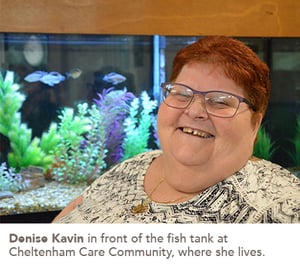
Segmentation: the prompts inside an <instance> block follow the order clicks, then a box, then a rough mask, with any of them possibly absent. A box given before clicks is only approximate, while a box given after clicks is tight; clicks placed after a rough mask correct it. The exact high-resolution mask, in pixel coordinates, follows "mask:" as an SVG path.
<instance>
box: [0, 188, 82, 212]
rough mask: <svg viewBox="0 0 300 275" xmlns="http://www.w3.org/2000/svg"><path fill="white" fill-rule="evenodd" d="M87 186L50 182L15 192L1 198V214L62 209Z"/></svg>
mask: <svg viewBox="0 0 300 275" xmlns="http://www.w3.org/2000/svg"><path fill="white" fill-rule="evenodd" d="M85 187H86V186H84V185H69V184H59V183H56V182H49V183H47V184H45V186H43V187H41V188H38V189H34V190H30V191H26V192H19V193H14V195H13V197H12V198H5V199H1V200H0V216H4V215H14V214H26V213H37V212H46V211H57V210H61V209H62V208H64V207H65V206H66V205H67V204H68V203H69V202H70V201H72V200H73V199H74V198H76V197H77V196H78V195H79V194H80V193H81V192H82V191H83V190H84V188H85Z"/></svg>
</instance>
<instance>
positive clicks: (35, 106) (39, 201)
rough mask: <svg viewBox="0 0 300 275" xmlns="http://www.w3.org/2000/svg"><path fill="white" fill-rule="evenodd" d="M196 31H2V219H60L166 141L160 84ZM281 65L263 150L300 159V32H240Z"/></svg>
mask: <svg viewBox="0 0 300 275" xmlns="http://www.w3.org/2000/svg"><path fill="white" fill-rule="evenodd" d="M198 38H199V37H196V36H160V35H154V36H137V35H132V36H130V35H75V34H70V35H68V34H30V33H2V34H0V68H1V75H0V85H1V87H0V222H18V221H20V222H50V221H51V219H52V218H53V217H54V216H55V215H56V214H57V213H58V212H59V211H60V210H61V209H62V208H64V207H65V206H66V205H67V204H68V203H69V202H70V201H71V200H73V199H74V198H75V197H77V196H78V195H79V194H80V193H81V192H82V191H83V189H84V188H86V187H87V186H88V185H89V184H91V182H93V180H95V179H96V178H97V177H98V176H100V175H101V174H102V173H104V172H105V171H106V170H107V169H109V168H110V167H111V166H113V165H115V164H116V163H118V162H120V161H123V160H125V159H128V158H130V157H132V156H134V155H136V154H138V153H141V152H144V151H147V150H153V149H158V148H159V147H160V145H159V140H158V138H157V134H156V113H157V109H158V106H159V104H160V103H161V91H160V84H161V83H162V82H164V81H166V80H168V79H169V77H170V73H171V66H172V61H173V58H174V56H175V54H176V53H177V51H178V50H179V49H180V48H182V47H184V46H185V45H188V44H190V43H192V42H194V41H196V40H197V39H198ZM237 38H238V39H240V40H242V41H243V42H245V43H246V44H247V45H248V46H249V47H251V48H252V49H253V50H254V51H255V52H256V53H257V54H258V55H259V56H260V58H261V59H262V60H264V61H265V62H266V63H267V64H268V65H269V67H270V69H271V99H270V103H269V107H268V111H267V113H266V116H265V118H264V121H263V124H262V127H261V129H260V131H259V136H258V142H257V144H256V147H255V150H254V154H255V155H256V156H257V157H261V158H265V159H268V160H271V161H273V162H275V163H278V164H280V165H282V166H284V167H286V168H288V169H291V171H293V172H294V173H296V174H297V173H298V169H297V168H298V166H300V78H299V73H300V38H260V37H257V38H247V37H237Z"/></svg>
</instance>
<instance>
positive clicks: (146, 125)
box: [122, 91, 157, 160]
mask: <svg viewBox="0 0 300 275" xmlns="http://www.w3.org/2000/svg"><path fill="white" fill-rule="evenodd" d="M156 106H157V102H156V101H155V100H151V99H150V97H149V95H148V94H147V92H146V91H143V92H142V93H141V95H140V97H137V98H135V99H133V100H132V102H131V106H130V111H129V116H128V117H126V119H125V121H124V127H125V128H124V131H125V138H124V142H123V144H122V148H123V150H124V154H123V160H125V159H128V158H130V157H133V156H135V155H137V154H139V153H142V152H145V151H147V150H148V143H149V138H150V136H151V126H152V123H153V111H154V109H155V108H156Z"/></svg>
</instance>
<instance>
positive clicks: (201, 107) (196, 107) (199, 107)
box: [185, 95, 208, 119]
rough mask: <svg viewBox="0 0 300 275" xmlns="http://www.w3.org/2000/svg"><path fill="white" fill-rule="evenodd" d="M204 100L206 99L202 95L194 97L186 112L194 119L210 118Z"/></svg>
mask: <svg viewBox="0 0 300 275" xmlns="http://www.w3.org/2000/svg"><path fill="white" fill-rule="evenodd" d="M204 100H205V99H204V97H203V96H201V95H196V96H194V97H193V99H192V101H191V103H190V104H189V106H188V107H187V108H186V109H185V112H186V113H187V114H188V115H189V116H191V117H193V118H202V119H206V118H208V113H207V111H206V107H205V102H204Z"/></svg>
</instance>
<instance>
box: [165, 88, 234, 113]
mask: <svg viewBox="0 0 300 275" xmlns="http://www.w3.org/2000/svg"><path fill="white" fill-rule="evenodd" d="M199 93H200V92H199ZM163 94H164V102H165V103H166V104H167V105H168V106H170V107H173V108H178V109H184V108H187V107H188V106H189V105H190V104H191V102H192V101H193V99H194V97H195V96H196V97H198V96H200V97H201V98H203V96H204V105H205V108H206V111H207V112H208V113H209V114H211V115H215V116H219V117H232V116H234V115H235V113H236V111H237V109H238V107H239V103H240V101H239V99H238V98H237V97H235V96H234V95H231V94H228V93H225V92H220V91H209V92H203V93H202V94H200V95H198V94H196V95H194V92H193V90H192V89H189V88H188V87H186V86H184V85H180V84H170V83H169V84H166V85H163Z"/></svg>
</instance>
